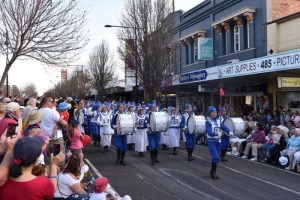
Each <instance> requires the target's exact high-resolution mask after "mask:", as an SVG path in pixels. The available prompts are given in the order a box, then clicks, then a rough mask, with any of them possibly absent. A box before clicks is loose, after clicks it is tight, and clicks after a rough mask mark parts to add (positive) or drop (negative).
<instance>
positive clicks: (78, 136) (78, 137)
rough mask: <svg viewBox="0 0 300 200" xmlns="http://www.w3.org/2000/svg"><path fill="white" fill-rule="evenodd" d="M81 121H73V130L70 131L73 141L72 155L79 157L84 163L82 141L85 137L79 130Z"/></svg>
mask: <svg viewBox="0 0 300 200" xmlns="http://www.w3.org/2000/svg"><path fill="white" fill-rule="evenodd" d="M78 126H79V121H78V120H72V121H71V128H70V130H69V135H70V140H71V153H72V155H77V156H78V157H79V158H80V159H81V162H83V154H82V148H83V144H82V142H81V141H82V140H83V135H82V133H81V132H80V130H79V129H78Z"/></svg>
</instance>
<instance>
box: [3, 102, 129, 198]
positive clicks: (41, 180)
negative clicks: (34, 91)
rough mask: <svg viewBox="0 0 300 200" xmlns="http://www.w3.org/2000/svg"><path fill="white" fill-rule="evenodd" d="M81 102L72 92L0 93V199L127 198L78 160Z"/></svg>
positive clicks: (81, 133)
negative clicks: (51, 94) (56, 95)
mask: <svg viewBox="0 0 300 200" xmlns="http://www.w3.org/2000/svg"><path fill="white" fill-rule="evenodd" d="M83 108H84V101H83V100H78V101H74V100H73V99H72V98H67V99H61V100H59V101H55V99H53V98H52V97H43V98H29V99H26V100H23V99H22V98H20V97H18V98H8V97H4V98H2V99H0V199H1V200H2V199H3V200H20V199H35V200H42V199H47V200H48V199H49V200H50V199H69V200H71V199H93V200H108V199H109V200H121V199H124V200H130V199H131V198H130V197H129V196H127V195H126V196H124V197H120V196H119V195H118V194H117V193H116V192H115V191H114V190H113V189H112V187H111V186H110V185H109V183H108V179H107V178H101V177H100V178H97V179H96V180H95V181H94V179H93V176H91V173H90V172H89V167H88V165H86V164H85V163H84V159H83V158H84V155H83V151H82V148H83V146H84V143H85V141H89V140H88V139H87V140H86V138H88V136H86V135H85V133H84V129H83V127H82V125H83V121H84V111H83ZM88 175H90V177H91V178H90V180H89V181H88V182H84V181H83V180H84V179H85V178H84V177H87V176H88ZM85 181H86V180H85ZM91 183H94V186H93V187H92V186H91Z"/></svg>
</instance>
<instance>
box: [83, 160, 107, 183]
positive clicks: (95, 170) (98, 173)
mask: <svg viewBox="0 0 300 200" xmlns="http://www.w3.org/2000/svg"><path fill="white" fill-rule="evenodd" d="M84 160H85V162H87V164H88V165H89V166H90V167H91V168H92V170H93V171H94V172H95V174H96V175H97V176H98V177H99V178H102V177H103V176H102V174H101V173H100V172H99V171H98V169H96V167H95V166H94V165H93V164H92V163H91V161H90V160H89V159H87V158H86V159H84Z"/></svg>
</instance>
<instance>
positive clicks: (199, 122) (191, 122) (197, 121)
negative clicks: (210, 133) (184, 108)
mask: <svg viewBox="0 0 300 200" xmlns="http://www.w3.org/2000/svg"><path fill="white" fill-rule="evenodd" d="M205 122H206V120H205V117H204V116H203V115H192V116H189V118H188V121H187V128H188V130H189V133H190V134H205V131H206V128H205Z"/></svg>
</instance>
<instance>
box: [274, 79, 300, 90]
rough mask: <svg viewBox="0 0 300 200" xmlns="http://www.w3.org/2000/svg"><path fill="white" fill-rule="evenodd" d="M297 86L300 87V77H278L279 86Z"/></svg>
mask: <svg viewBox="0 0 300 200" xmlns="http://www.w3.org/2000/svg"><path fill="white" fill-rule="evenodd" d="M295 87H300V78H295V77H278V88H295Z"/></svg>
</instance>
